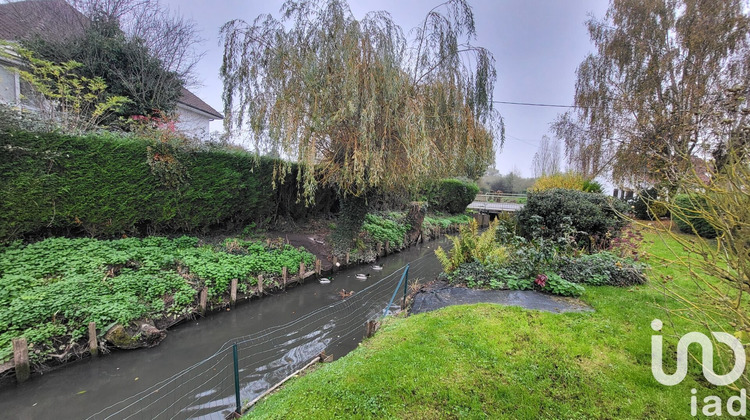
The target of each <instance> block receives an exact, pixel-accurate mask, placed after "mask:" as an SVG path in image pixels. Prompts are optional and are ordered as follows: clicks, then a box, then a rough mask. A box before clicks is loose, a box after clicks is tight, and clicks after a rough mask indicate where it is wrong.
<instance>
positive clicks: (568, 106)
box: [492, 101, 588, 108]
mask: <svg viewBox="0 0 750 420" xmlns="http://www.w3.org/2000/svg"><path fill="white" fill-rule="evenodd" d="M492 102H493V103H496V104H504V105H522V106H541V107H547V108H588V107H585V106H578V105H559V104H542V103H533V102H511V101H492Z"/></svg>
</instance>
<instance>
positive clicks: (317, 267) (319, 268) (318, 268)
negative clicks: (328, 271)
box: [315, 258, 323, 276]
mask: <svg viewBox="0 0 750 420" xmlns="http://www.w3.org/2000/svg"><path fill="white" fill-rule="evenodd" d="M321 271H323V266H322V263H321V262H320V260H319V259H317V258H316V259H315V274H317V275H318V276H320V273H321Z"/></svg>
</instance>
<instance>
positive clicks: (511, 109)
mask: <svg viewBox="0 0 750 420" xmlns="http://www.w3.org/2000/svg"><path fill="white" fill-rule="evenodd" d="M166 3H167V4H169V5H170V7H172V8H174V9H177V10H179V11H180V13H182V14H183V15H185V16H186V17H189V18H192V19H193V20H195V21H196V22H197V23H198V25H199V27H200V29H201V31H202V37H203V38H204V39H205V42H204V43H203V49H204V50H205V51H206V55H205V56H204V57H203V59H202V60H201V62H200V63H199V64H198V68H197V73H198V78H199V79H200V81H201V84H202V85H201V86H198V87H195V88H192V89H191V90H192V91H193V92H194V93H195V94H197V95H198V96H200V97H201V98H202V99H203V100H204V101H206V102H207V103H208V104H210V105H211V106H213V107H214V108H216V109H217V110H219V111H222V112H223V110H224V104H223V103H222V100H221V90H222V86H221V80H220V79H219V67H220V66H221V54H222V46H221V45H219V42H218V34H219V28H220V27H221V25H223V24H224V23H225V22H227V21H229V20H231V19H244V20H246V21H252V20H253V19H255V17H257V16H258V15H259V14H261V13H271V14H273V15H274V16H277V17H278V16H279V14H278V11H279V8H280V7H281V4H282V3H283V1H279V0H266V1H254V0H249V1H248V0H210V1H209V0H166ZM440 3H441V0H419V1H408V0H379V1H371V0H362V1H355V0H350V1H349V4H350V6H351V8H352V12H353V13H354V15H355V18H361V17H362V16H363V15H364V14H365V13H366V12H368V11H371V10H386V11H388V12H389V13H390V14H391V15H392V17H393V19H394V21H395V22H396V23H397V24H399V25H401V27H402V28H403V29H404V31H405V32H408V30H410V29H411V28H413V27H414V26H416V25H417V24H418V23H419V22H420V21H421V20H422V19H423V18H424V16H425V14H426V13H427V12H428V11H429V10H430V9H431V8H432V7H434V6H436V5H437V4H440ZM470 3H471V5H472V7H473V9H474V18H475V22H476V29H477V40H476V42H475V43H476V45H479V46H483V47H485V48H488V49H489V50H490V51H492V53H493V54H494V55H495V59H496V60H497V64H496V68H497V73H498V81H497V85H496V88H495V98H494V99H495V100H498V101H510V102H531V103H548V104H563V105H570V104H572V101H573V91H574V86H575V69H576V67H577V66H578V64H579V63H580V62H581V60H582V59H583V58H584V57H585V56H586V54H587V53H589V52H590V51H592V48H593V47H592V45H591V42H590V41H589V37H588V33H587V32H586V27H585V24H584V23H585V21H586V19H587V16H588V15H589V14H593V15H594V16H596V17H602V16H603V15H604V13H605V11H606V9H607V1H606V0H481V1H480V0H473V1H471V0H470ZM497 108H498V110H499V111H500V113H501V114H502V116H503V118H504V120H505V125H506V141H505V146H504V147H503V148H502V149H501V150H498V151H497V156H496V167H497V169H498V170H499V171H500V172H501V173H507V172H509V171H510V170H511V169H513V168H514V167H516V168H517V169H518V170H519V171H520V172H521V173H522V174H523V175H524V176H530V175H531V160H532V158H533V156H534V153H535V152H536V150H537V147H538V144H539V139H540V138H541V137H542V136H543V135H545V134H549V133H548V129H549V124H550V123H551V122H552V121H553V120H554V119H555V117H556V115H557V114H558V113H560V112H562V111H564V109H560V108H545V107H529V106H516V105H502V104H497ZM214 124H216V123H214ZM212 129H214V130H219V129H221V124H216V125H212Z"/></svg>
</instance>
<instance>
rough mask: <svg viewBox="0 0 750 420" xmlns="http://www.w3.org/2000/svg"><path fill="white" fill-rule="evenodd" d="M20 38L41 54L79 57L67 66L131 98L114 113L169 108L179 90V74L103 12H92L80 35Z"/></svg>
mask: <svg viewBox="0 0 750 420" xmlns="http://www.w3.org/2000/svg"><path fill="white" fill-rule="evenodd" d="M22 44H23V45H24V47H25V48H26V49H28V50H31V51H33V52H34V54H35V55H36V56H38V57H40V58H43V59H45V60H49V61H53V62H68V61H76V62H78V63H80V64H81V65H78V66H76V67H75V68H73V69H70V70H71V72H73V73H75V74H77V75H78V76H79V77H83V78H88V79H95V78H99V79H101V80H103V81H104V82H105V83H106V84H107V85H108V86H109V88H108V91H109V93H110V94H113V95H118V96H124V97H127V98H128V99H130V101H129V102H128V103H127V104H126V105H125V106H124V107H122V108H121V110H120V113H119V115H118V116H122V117H129V116H131V115H149V116H150V115H153V114H155V113H157V114H158V113H159V112H170V111H172V110H174V109H175V107H176V105H177V99H179V97H180V94H181V89H182V86H183V81H182V80H181V79H180V78H179V76H178V75H177V74H176V73H174V72H171V71H169V70H167V69H166V68H165V67H164V65H163V64H162V62H161V61H160V60H159V59H158V58H157V57H154V56H153V55H152V54H151V53H150V52H149V49H148V47H147V45H146V44H145V42H144V41H143V40H142V39H140V38H137V37H132V38H128V37H127V36H126V35H125V33H124V32H123V31H122V30H121V29H120V26H119V23H118V21H117V20H116V19H114V18H112V17H110V16H107V15H99V16H95V17H94V18H93V19H92V20H91V22H90V23H89V25H87V26H86V28H85V30H84V31H83V34H82V35H80V36H69V37H66V38H60V39H51V38H50V37H49V35H44V36H41V35H38V36H35V37H32V38H29V39H26V40H23V41H22Z"/></svg>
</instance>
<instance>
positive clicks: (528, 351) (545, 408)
mask: <svg viewBox="0 0 750 420" xmlns="http://www.w3.org/2000/svg"><path fill="white" fill-rule="evenodd" d="M644 246H645V247H646V249H647V250H648V251H649V252H652V253H654V254H656V255H660V256H664V257H672V254H671V253H670V252H669V251H668V249H667V247H666V246H665V245H664V244H663V243H662V241H661V239H659V238H658V237H657V236H655V235H649V234H647V235H646V236H645V241H644ZM651 263H652V269H653V270H652V272H651V273H650V278H651V279H652V281H651V283H650V284H647V285H644V286H638V287H633V288H615V287H592V286H587V287H586V292H585V294H584V295H583V297H582V298H583V300H585V301H586V302H588V303H589V304H590V305H591V306H593V307H594V308H595V309H596V312H594V313H584V314H580V313H576V314H551V313H545V312H537V311H529V310H524V309H520V308H512V307H502V306H497V305H490V304H480V305H471V306H454V307H449V308H445V309H442V310H439V311H435V312H432V313H426V314H420V315H416V316H412V317H409V318H397V319H391V320H390V321H389V322H387V323H386V324H385V325H384V326H383V328H382V329H381V330H380V331H379V332H378V334H376V335H375V337H373V338H372V339H369V340H367V341H366V342H365V343H363V344H362V345H361V346H360V348H358V349H357V350H355V351H354V352H352V353H351V354H349V355H347V356H346V357H343V358H341V359H340V360H338V361H336V362H334V363H331V364H327V365H323V366H321V367H320V368H319V369H317V370H316V371H314V372H312V373H310V374H308V375H305V376H303V377H301V378H297V379H295V380H293V381H291V382H289V383H288V384H287V385H286V386H285V387H284V388H283V389H282V390H281V391H279V392H277V393H275V394H273V395H271V396H270V397H269V398H267V399H265V400H264V401H262V402H261V403H260V404H258V405H257V406H256V407H255V408H254V409H253V410H252V411H251V412H250V413H248V414H249V417H252V418H255V417H258V418H279V419H280V418H300V419H301V418H305V419H307V418H325V419H328V418H394V417H395V418H424V419H434V418H509V419H538V418H554V419H559V418H575V419H578V418H600V419H611V418H633V419H641V418H675V419H676V418H689V417H690V398H691V391H690V390H691V389H692V388H696V389H697V396H698V400H699V401H702V400H703V398H704V397H705V396H707V395H718V396H720V397H721V398H722V400H723V401H726V398H728V396H730V395H732V394H731V393H730V392H729V390H728V389H726V388H725V387H724V388H717V387H714V386H712V385H711V384H709V383H708V382H707V381H705V380H704V379H703V376H702V374H701V371H700V367H699V366H698V365H697V363H690V364H689V365H690V370H689V372H688V376H687V378H686V379H685V380H684V381H683V382H682V383H681V384H679V385H676V386H673V387H667V386H663V385H661V384H659V383H658V382H657V381H656V380H655V379H654V378H653V377H652V374H651V335H652V334H653V333H654V332H653V330H652V329H651V327H650V323H651V321H652V320H653V319H654V318H661V319H663V320H665V319H666V318H665V316H666V315H665V313H664V310H663V309H661V308H660V307H661V306H663V305H666V306H670V305H671V303H670V302H668V301H666V300H665V298H664V297H663V294H661V293H660V291H659V284H660V281H659V279H660V278H661V275H665V276H666V275H670V276H673V278H674V281H677V282H681V283H684V286H685V287H686V288H687V290H692V292H693V293H696V292H697V289H695V288H694V287H692V285H691V281H690V280H689V279H687V277H686V275H685V273H684V272H680V271H679V267H676V266H673V265H666V264H660V263H658V262H656V261H655V260H652V261H651ZM674 321H675V324H674V328H676V329H677V330H678V331H679V332H680V334H682V333H683V332H685V331H689V330H692V329H693V328H694V327H693V325H692V324H689V323H687V321H681V320H679V319H676V320H674ZM663 333H664V336H665V343H668V344H667V345H666V348H667V349H668V350H667V351H671V352H672V353H671V356H667V357H665V358H664V359H665V360H664V363H665V370H666V371H667V372H672V371H673V370H674V348H675V347H676V341H677V339H676V338H675V337H674V333H675V331H673V330H672V325H670V324H669V323H667V322H665V327H664V331H663ZM694 350H695V349H694ZM665 352H666V351H665ZM718 373H723V372H718ZM699 411H700V406H699ZM725 414H726V413H725Z"/></svg>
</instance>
